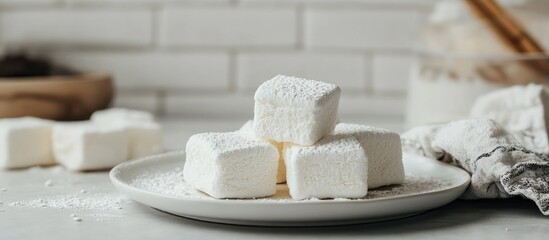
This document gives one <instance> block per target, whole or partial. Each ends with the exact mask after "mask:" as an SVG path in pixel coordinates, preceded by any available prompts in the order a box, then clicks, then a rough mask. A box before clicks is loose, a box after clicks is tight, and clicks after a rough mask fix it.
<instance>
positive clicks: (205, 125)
mask: <svg viewBox="0 0 549 240" xmlns="http://www.w3.org/2000/svg"><path fill="white" fill-rule="evenodd" d="M343 120H347V119H343ZM243 122H244V120H242V119H240V120H238V119H237V120H201V119H194V120H193V119H187V120H180V119H171V120H163V121H162V123H163V125H164V126H165V133H166V134H165V139H166V146H167V147H168V148H183V146H184V145H185V142H186V139H187V138H188V137H189V136H190V135H192V134H194V133H198V132H204V131H230V130H233V129H236V128H238V127H239V126H240V125H242V124H243ZM354 122H359V123H369V124H373V125H377V126H381V127H386V128H390V129H394V130H397V131H401V130H403V129H401V128H400V126H401V123H400V122H399V121H398V120H397V121H391V120H385V119H375V118H371V119H369V120H362V121H361V120H359V121H354ZM48 180H51V183H52V184H51V186H46V185H45V184H44V183H45V182H46V181H48ZM2 188H5V190H4V191H1V190H2ZM83 189H84V190H86V193H81V190H83ZM62 195H74V196H79V197H81V198H83V199H85V198H88V197H89V198H93V197H94V196H98V195H101V196H109V197H110V198H120V199H122V200H121V201H122V202H121V204H120V206H121V209H118V208H113V209H111V208H109V209H87V208H85V207H84V208H78V209H74V208H64V209H58V208H52V207H38V208H29V207H14V206H12V205H13V204H12V203H13V202H22V203H25V202H28V201H36V200H37V199H48V198H56V197H57V198H58V197H59V196H62ZM0 203H1V204H0V239H2V240H3V239H45V240H49V239H52V240H53V239H56V240H57V239H239V240H240V239H258V238H261V239H330V238H334V239H366V238H376V239H480V238H482V239H485V240H488V239H498V240H500V239H547V238H549V228H548V227H547V226H549V225H548V224H549V217H544V216H543V215H542V214H541V213H540V212H539V211H538V209H537V207H536V206H535V204H534V203H533V202H531V201H528V200H525V199H521V198H515V199H510V200H482V201H464V200H457V201H455V202H453V203H451V204H449V205H447V206H444V207H441V208H438V209H435V210H432V211H429V212H426V213H423V214H421V215H418V216H414V217H410V218H406V219H401V220H395V221H389V222H382V223H373V224H359V225H350V226H339V227H322V228H265V227H246V226H231V225H223V224H213V223H206V222H200V221H195V220H190V219H185V218H181V217H176V216H173V215H170V214H166V213H163V212H160V211H157V210H155V209H152V208H149V207H147V206H143V205H141V204H138V203H135V202H132V201H130V200H127V199H125V198H124V196H123V195H121V194H120V193H118V192H117V191H116V190H115V189H114V187H113V186H112V185H111V183H110V181H109V179H108V173H107V172H104V171H103V172H91V173H73V172H68V171H66V170H64V169H62V168H61V167H49V168H40V167H35V168H30V169H22V170H16V171H0ZM71 214H76V215H77V216H78V217H80V218H81V219H82V221H81V222H77V221H74V220H73V219H72V217H71Z"/></svg>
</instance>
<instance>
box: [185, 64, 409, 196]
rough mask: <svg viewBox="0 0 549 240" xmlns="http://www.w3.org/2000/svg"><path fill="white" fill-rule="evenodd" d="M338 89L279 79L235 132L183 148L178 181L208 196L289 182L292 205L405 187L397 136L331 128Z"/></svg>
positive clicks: (270, 189)
mask: <svg viewBox="0 0 549 240" xmlns="http://www.w3.org/2000/svg"><path fill="white" fill-rule="evenodd" d="M340 94H341V91H340V89H339V87H337V86H336V85H333V84H328V83H324V82H320V81H315V80H306V79H301V78H296V77H288V76H283V75H278V76H276V77H275V78H273V79H271V80H269V81H266V82H264V83H263V84H262V85H261V86H260V87H259V88H258V89H257V91H256V93H255V97H254V100H255V109H254V120H253V121H248V122H247V123H246V124H245V125H244V126H242V128H241V129H240V130H238V131H236V132H230V133H202V134H197V135H194V136H192V137H191V138H190V139H189V141H188V142H187V146H186V151H187V159H186V162H185V167H184V178H185V181H186V182H187V183H189V184H190V185H191V186H193V187H195V188H196V189H198V190H200V191H203V192H205V193H207V194H208V195H210V196H212V197H214V198H255V197H266V196H270V195H273V194H274V193H275V191H276V184H277V183H283V182H287V185H288V188H289V192H290V195H291V197H292V198H293V199H297V200H300V199H308V198H362V197H364V196H366V194H367V192H368V189H369V188H370V189H371V188H376V187H380V186H386V185H391V184H400V183H402V182H403V181H404V168H403V165H402V153H401V146H400V137H399V135H398V134H397V133H394V132H390V131H388V130H385V129H380V128H374V127H369V126H364V125H358V124H346V123H340V124H337V111H338V104H339V97H340Z"/></svg>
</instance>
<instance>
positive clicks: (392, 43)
mask: <svg viewBox="0 0 549 240" xmlns="http://www.w3.org/2000/svg"><path fill="white" fill-rule="evenodd" d="M305 22H306V26H305V30H304V31H305V44H306V45H309V46H311V47H334V48H355V49H356V48H358V49H408V48H410V47H411V43H412V40H413V37H414V33H415V32H416V14H415V13H414V12H411V11H405V10H380V9H378V10H370V9H345V10H338V9H330V8H322V9H310V10H307V11H306V13H305Z"/></svg>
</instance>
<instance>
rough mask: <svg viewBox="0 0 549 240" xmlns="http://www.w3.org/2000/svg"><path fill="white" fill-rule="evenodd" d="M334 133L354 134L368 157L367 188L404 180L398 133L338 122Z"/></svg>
mask: <svg viewBox="0 0 549 240" xmlns="http://www.w3.org/2000/svg"><path fill="white" fill-rule="evenodd" d="M334 134H344V135H352V136H354V137H355V138H356V139H357V140H358V141H359V142H360V144H361V145H362V147H363V148H364V150H365V152H366V156H367V157H368V188H370V189H371V188H376V187H380V186H386V185H391V184H399V183H402V182H403V181H404V166H403V164H402V147H401V142H400V135H398V133H396V132H391V131H389V130H387V129H382V128H377V127H372V126H367V125H360V124H351V123H339V124H337V125H336V127H335V130H334Z"/></svg>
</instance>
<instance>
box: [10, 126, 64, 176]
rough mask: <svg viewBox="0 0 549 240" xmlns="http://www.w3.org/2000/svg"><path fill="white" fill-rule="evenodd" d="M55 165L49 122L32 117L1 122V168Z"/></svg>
mask: <svg viewBox="0 0 549 240" xmlns="http://www.w3.org/2000/svg"><path fill="white" fill-rule="evenodd" d="M53 163H54V162H53V156H52V150H51V123H50V122H49V121H46V120H41V119H38V118H32V117H23V118H10V119H1V120H0V168H22V167H30V166H34V165H48V164H53Z"/></svg>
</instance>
